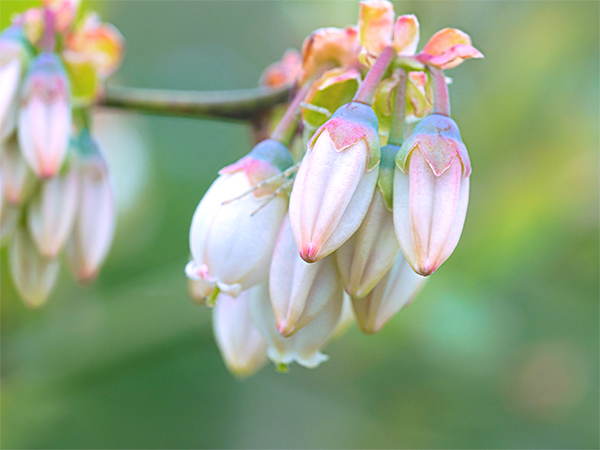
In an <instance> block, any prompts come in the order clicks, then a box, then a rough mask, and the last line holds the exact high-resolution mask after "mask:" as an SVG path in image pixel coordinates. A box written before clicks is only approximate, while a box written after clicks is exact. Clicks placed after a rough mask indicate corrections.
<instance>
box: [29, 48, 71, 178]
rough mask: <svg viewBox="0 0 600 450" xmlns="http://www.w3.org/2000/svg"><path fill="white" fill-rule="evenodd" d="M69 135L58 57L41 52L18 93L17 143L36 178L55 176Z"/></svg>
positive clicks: (65, 83) (68, 106) (66, 93)
mask: <svg viewBox="0 0 600 450" xmlns="http://www.w3.org/2000/svg"><path fill="white" fill-rule="evenodd" d="M70 135H71V102H70V94H69V81H68V79H67V75H66V73H65V70H64V68H63V66H62V63H61V62H60V60H59V59H58V56H56V55H55V54H52V53H42V54H41V55H39V56H38V57H36V58H35V59H34V60H33V61H32V62H31V66H30V68H29V71H28V72H27V76H26V78H25V81H24V83H23V89H22V92H21V105H20V110H19V144H20V145H21V151H22V152H23V156H24V158H25V160H26V161H27V163H28V164H29V166H30V167H31V168H32V169H33V171H34V172H35V173H36V175H37V176H38V177H39V178H50V177H53V176H55V175H56V174H57V173H58V171H59V169H60V167H61V165H62V163H63V161H64V159H65V156H66V154H67V149H68V146H69V138H70Z"/></svg>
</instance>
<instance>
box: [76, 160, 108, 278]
mask: <svg viewBox="0 0 600 450" xmlns="http://www.w3.org/2000/svg"><path fill="white" fill-rule="evenodd" d="M79 180H80V191H79V205H78V210H77V214H76V216H75V224H74V227H73V232H72V233H71V237H70V238H69V240H68V242H67V247H66V250H67V263H68V266H69V268H70V270H71V272H72V273H73V275H74V276H75V277H76V278H77V279H78V281H80V282H89V281H92V280H94V279H95V278H96V276H97V274H98V271H99V270H100V266H101V265H102V264H103V263H104V260H105V259H106V256H107V254H108V250H109V249H110V245H111V244H112V238H113V234H114V229H115V221H116V210H115V197H114V193H113V190H112V186H111V182H110V179H109V174H108V168H107V167H106V163H105V162H104V161H103V160H100V159H99V158H94V159H93V160H92V161H88V162H86V163H84V164H82V166H81V169H80V171H79Z"/></svg>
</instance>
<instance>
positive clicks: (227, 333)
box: [212, 286, 267, 378]
mask: <svg viewBox="0 0 600 450" xmlns="http://www.w3.org/2000/svg"><path fill="white" fill-rule="evenodd" d="M260 289H261V287H260V286H255V287H253V288H251V289H249V290H247V291H244V292H242V293H241V294H240V295H239V296H238V298H237V299H235V298H232V297H229V296H228V295H224V294H220V295H219V297H218V298H217V303H216V305H215V308H214V310H213V316H212V323H213V333H214V335H215V340H216V341H217V345H218V347H219V350H220V351H221V356H222V357H223V361H225V365H226V366H227V369H228V370H229V371H230V372H231V373H232V374H233V375H234V376H236V377H237V378H244V377H248V376H250V375H252V374H254V373H255V372H257V371H258V370H259V369H260V368H261V367H263V366H264V365H265V363H266V362H267V341H266V340H265V338H263V336H262V335H261V334H260V332H259V331H258V330H257V329H256V327H255V326H254V322H253V321H252V316H251V314H250V302H251V297H252V296H253V295H256V294H255V292H254V291H256V290H260Z"/></svg>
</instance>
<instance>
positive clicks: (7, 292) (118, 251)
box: [0, 0, 600, 448]
mask: <svg viewBox="0 0 600 450" xmlns="http://www.w3.org/2000/svg"><path fill="white" fill-rule="evenodd" d="M32 4H35V2H22V1H5V0H2V3H1V5H0V8H1V9H0V21H1V24H2V27H5V26H6V24H7V23H8V20H9V17H10V15H11V14H12V12H14V11H16V10H19V9H23V8H25V7H27V6H30V5H32ZM395 5H396V11H397V12H398V13H415V14H417V16H418V17H419V20H420V22H421V31H422V33H421V35H422V43H421V46H422V45H424V43H425V42H426V41H427V39H428V38H429V36H431V35H432V34H433V33H434V32H435V31H437V30H438V29H441V28H444V27H447V26H452V27H457V28H461V29H463V30H465V31H467V32H468V33H469V34H471V36H472V37H473V40H474V43H475V45H476V46H477V47H478V48H479V49H480V50H481V51H482V52H483V53H484V54H485V56H486V58H485V59H484V60H475V61H467V62H466V63H465V64H463V65H462V66H460V67H459V68H456V69H453V70H452V71H450V72H449V73H448V75H449V76H451V77H453V78H454V83H453V85H452V86H451V98H452V101H453V116H454V118H455V120H456V121H457V122H458V124H459V126H460V128H461V132H462V135H463V137H464V140H465V143H466V144H467V147H468V148H469V151H470V155H471V161H472V164H473V175H472V181H471V200H470V205H469V213H468V216H467V221H466V225H465V229H464V233H463V237H462V239H461V242H460V243H459V245H458V247H457V249H456V251H455V252H454V254H453V256H452V257H451V258H450V259H449V260H448V261H447V262H446V263H445V264H444V265H443V266H442V268H441V269H440V270H439V271H438V272H437V273H436V274H435V275H434V276H433V277H431V279H430V281H429V283H428V284H427V285H426V287H425V288H424V290H423V291H422V293H421V294H420V296H419V297H418V298H417V300H416V301H415V302H414V303H413V304H412V305H411V306H410V307H408V308H407V309H406V310H404V311H402V312H401V313H400V314H399V315H398V316H397V317H396V318H394V319H393V320H392V321H391V322H390V323H389V324H388V325H387V326H386V328H384V330H383V331H381V332H380V333H379V334H377V335H375V336H371V337H367V336H364V335H362V334H361V333H360V332H359V331H358V329H356V328H352V329H350V330H349V331H348V332H347V333H346V334H345V335H344V336H342V337H341V338H340V339H338V340H336V341H334V342H333V343H331V344H330V345H329V346H328V347H327V349H326V353H328V354H329V355H330V356H331V359H330V361H328V362H326V363H324V364H323V365H322V366H321V367H319V368H318V369H317V370H307V369H304V368H302V367H298V366H294V367H292V370H291V371H290V373H288V374H285V375H283V374H279V373H276V372H275V371H274V369H273V367H272V366H267V367H266V368H265V369H263V370H262V371H261V372H260V373H259V374H257V375H256V376H254V377H253V378H250V379H247V380H244V381H236V380H235V379H233V378H232V377H231V376H230V375H229V373H228V372H227V371H226V369H225V367H224V365H223V363H222V361H221V359H220V356H219V352H218V350H217V348H216V346H215V343H214V341H213V338H212V331H211V327H210V311H209V310H208V309H204V308H200V307H197V306H195V305H193V304H192V303H191V302H190V301H189V300H188V297H187V292H186V281H185V277H184V274H183V267H184V265H185V263H186V262H187V258H188V242H187V241H188V230H189V225H190V221H191V217H192V214H193V211H194V209H195V207H196V205H197V203H198V201H199V200H200V198H201V197H202V195H203V193H204V192H205V191H206V189H207V188H208V186H209V185H210V183H211V182H212V181H213V180H214V178H215V176H216V173H217V171H218V169H219V168H221V167H222V166H224V165H226V164H229V163H231V162H233V161H234V160H236V159H237V158H239V157H240V156H242V155H243V154H244V153H246V152H247V151H248V150H249V148H250V140H249V129H248V127H247V126H245V125H242V124H229V123H218V122H208V121H201V120H193V119H181V118H162V117H149V116H138V115H134V114H131V113H124V112H116V113H110V114H109V113H106V112H102V113H100V115H99V117H98V119H97V123H98V125H99V129H98V133H99V134H102V135H103V138H104V142H109V143H111V145H110V146H111V147H112V148H106V149H105V150H106V151H107V153H108V156H109V159H110V162H111V169H112V171H113V174H114V178H115V181H116V185H117V189H118V190H119V202H120V210H119V222H118V229H117V234H116V238H115V242H114V246H113V249H112V252H111V254H110V257H109V259H108V261H107V263H106V266H105V267H104V269H103V271H102V273H101V276H100V278H99V279H98V281H97V282H96V284H94V285H93V286H91V287H88V288H83V287H79V286H77V285H75V283H74V282H73V281H72V280H71V279H70V277H69V275H68V274H67V271H66V270H63V274H62V276H61V279H60V283H59V285H58V287H57V289H56V290H55V292H54V293H53V294H52V296H51V298H50V300H49V302H48V304H47V305H46V306H45V307H44V308H42V309H40V310H37V311H30V310H28V309H27V308H26V307H25V306H23V304H22V303H21V301H20V300H19V298H18V297H17V295H16V294H15V291H14V287H13V284H12V281H11V280H10V277H9V275H8V266H7V258H6V256H7V255H6V251H5V250H3V251H2V258H1V262H2V269H1V283H2V305H1V320H2V323H1V325H2V335H1V337H2V342H1V352H2V385H1V387H2V397H1V401H2V403H1V406H2V415H1V426H2V427H1V438H2V447H3V448H192V447H196V448H198V447H204V448H208V447H211V448H248V447H249V448H299V447H303V448H350V447H351V448H598V446H599V439H598V431H599V430H598V422H599V416H598V398H599V392H598V365H599V364H598V363H599V361H598V358H599V345H598V342H599V334H598V331H599V323H598V319H599V311H598V299H599V291H598V281H599V280H598V278H599V275H598V274H599V265H598V246H599V242H598V164H599V161H598V150H599V141H598V124H599V120H600V117H599V89H598V88H599V56H598V55H599V38H600V36H599V4H598V3H597V2H592V1H590V2H566V1H565V2H533V1H531V2H500V1H497V2H486V1H480V2H474V1H471V2H467V1H465V2H461V1H452V2H435V1H427V2H402V3H400V2H395ZM84 7H87V8H94V9H97V10H99V11H100V12H101V13H102V14H103V16H104V18H105V19H106V20H108V21H110V22H112V23H114V24H115V25H116V26H117V27H118V28H119V29H120V30H121V32H122V33H123V35H124V36H125V38H126V39H127V55H126V58H125V61H124V63H123V65H122V67H121V69H120V70H119V71H118V72H117V74H116V75H115V76H114V77H113V79H112V80H111V82H112V83H113V84H115V85H127V86H139V87H152V88H173V89H200V90H213V89H232V88H248V87H252V86H255V85H256V83H257V80H258V78H259V76H260V74H261V71H262V70H263V69H264V68H265V67H266V66H267V65H268V64H270V63H272V62H273V61H275V60H277V59H279V58H280V57H281V55H282V54H283V52H284V51H285V50H286V49H287V48H290V47H295V48H299V47H300V45H301V43H302V40H303V38H304V37H305V36H306V35H307V34H308V33H309V32H310V31H312V30H314V29H315V28H318V27H323V26H345V25H347V24H351V23H355V22H356V18H357V12H358V4H357V3H356V2H351V1H320V2H317V1H314V2H310V1H308V2H307V1H302V2H300V1H285V2H284V1H281V2H279V1H248V2H246V1H239V2H233V1H221V2H204V1H184V2H178V1H166V0H165V1H148V2H145V1H102V2H95V3H94V2H91V3H86V2H84ZM113 126H114V127H115V128H114V129H115V130H119V131H118V132H117V131H114V132H113V131H112V130H113V128H112V127H113Z"/></svg>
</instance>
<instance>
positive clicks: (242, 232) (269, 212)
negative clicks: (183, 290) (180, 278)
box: [186, 140, 293, 297]
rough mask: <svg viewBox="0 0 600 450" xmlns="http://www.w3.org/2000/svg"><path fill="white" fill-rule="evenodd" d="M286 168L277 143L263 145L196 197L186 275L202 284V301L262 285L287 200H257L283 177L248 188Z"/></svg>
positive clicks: (286, 154) (282, 148)
mask: <svg viewBox="0 0 600 450" xmlns="http://www.w3.org/2000/svg"><path fill="white" fill-rule="evenodd" d="M292 164H293V161H292V159H291V155H290V153H289V151H288V150H287V148H285V146H284V145H283V144H281V143H280V142H277V141H273V140H267V141H263V142H261V143H260V144H258V145H257V146H256V147H255V148H254V149H253V150H252V152H250V154H249V155H248V156H246V157H244V158H242V159H241V160H239V161H238V162H236V163H235V164H232V165H230V166H228V167H225V168H224V169H223V170H221V172H220V174H221V175H220V176H219V178H217V180H216V181H215V182H214V183H213V184H212V186H211V187H210V189H209V190H208V191H207V193H206V194H205V195H204V197H203V198H202V201H201V202H200V204H199V205H198V208H197V209H196V212H195V213H194V217H193V219H192V226H191V229H190V249H191V252H192V256H193V261H191V262H190V263H188V265H187V266H186V274H187V275H188V277H190V278H192V279H195V280H198V281H201V282H203V283H204V289H200V290H202V291H204V292H205V293H206V296H207V297H209V296H211V295H212V294H213V292H214V291H215V289H217V288H218V289H219V290H220V291H222V292H224V293H225V294H227V295H229V296H231V297H236V296H237V295H238V294H239V293H240V292H241V291H242V290H246V289H248V288H250V287H252V286H255V285H257V284H262V283H266V282H267V279H268V276H269V266H270V264H271V255H272V254H273V248H274V246H275V240H276V239H277V233H278V231H279V227H280V226H281V221H282V220H283V217H284V215H285V212H286V209H287V198H286V196H285V195H281V196H279V195H276V196H274V197H273V198H272V199H270V200H268V201H265V199H264V198H262V197H265V195H266V194H269V193H275V191H274V188H276V187H277V186H278V185H279V184H281V183H283V182H284V181H285V177H281V179H280V180H278V181H277V182H274V183H270V182H269V183H268V184H265V185H260V184H259V186H258V187H259V188H258V189H255V190H254V191H252V188H253V186H254V185H256V184H257V183H260V182H262V181H264V180H267V179H270V178H271V176H272V175H277V174H281V172H282V171H283V170H284V168H286V167H289V166H290V165H292ZM251 192H253V193H251ZM247 194H248V195H247Z"/></svg>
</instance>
